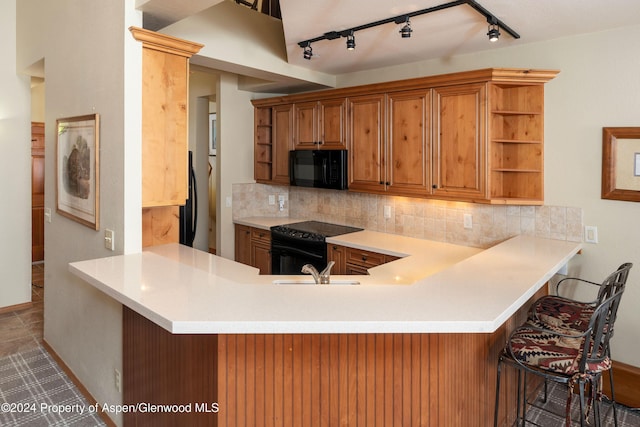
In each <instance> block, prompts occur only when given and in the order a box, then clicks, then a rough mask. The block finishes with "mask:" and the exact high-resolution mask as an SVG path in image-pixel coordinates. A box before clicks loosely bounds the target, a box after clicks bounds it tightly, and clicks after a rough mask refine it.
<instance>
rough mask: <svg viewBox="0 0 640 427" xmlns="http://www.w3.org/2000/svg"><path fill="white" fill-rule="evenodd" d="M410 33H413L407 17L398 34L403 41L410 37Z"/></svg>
mask: <svg viewBox="0 0 640 427" xmlns="http://www.w3.org/2000/svg"><path fill="white" fill-rule="evenodd" d="M411 32H413V30H412V29H411V21H409V17H408V16H407V20H406V21H405V24H404V27H402V28H401V29H400V31H399V33H400V36H402V38H403V39H408V38H409V37H411Z"/></svg>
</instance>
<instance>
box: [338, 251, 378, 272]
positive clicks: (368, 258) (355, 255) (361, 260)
mask: <svg viewBox="0 0 640 427" xmlns="http://www.w3.org/2000/svg"><path fill="white" fill-rule="evenodd" d="M384 257H385V256H384V254H380V253H377V252H370V251H365V250H362V249H355V248H347V257H346V261H347V264H354V265H359V266H362V267H365V268H371V267H375V266H377V265H380V264H384V263H385V259H384Z"/></svg>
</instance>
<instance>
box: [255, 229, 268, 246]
mask: <svg viewBox="0 0 640 427" xmlns="http://www.w3.org/2000/svg"><path fill="white" fill-rule="evenodd" d="M251 240H253V241H259V242H264V243H271V232H270V231H268V230H262V229H260V228H251Z"/></svg>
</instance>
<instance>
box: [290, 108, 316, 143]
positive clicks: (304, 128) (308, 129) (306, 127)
mask: <svg viewBox="0 0 640 427" xmlns="http://www.w3.org/2000/svg"><path fill="white" fill-rule="evenodd" d="M293 108H294V113H293V114H294V121H295V134H294V141H293V145H294V148H295V149H296V150H304V149H310V150H311V149H315V148H316V146H317V145H318V144H319V142H320V136H319V135H320V132H319V129H318V126H319V123H318V102H317V101H314V102H300V103H297V104H295V105H294V107H293Z"/></svg>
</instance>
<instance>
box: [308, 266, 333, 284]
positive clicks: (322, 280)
mask: <svg viewBox="0 0 640 427" xmlns="http://www.w3.org/2000/svg"><path fill="white" fill-rule="evenodd" d="M333 264H335V262H333V261H329V264H327V266H326V267H325V268H324V270H322V271H321V272H320V273H318V270H317V269H316V268H315V267H314V266H313V265H311V264H305V265H303V266H302V273H304V274H311V275H312V276H313V280H314V282H316V284H322V285H327V284H329V279H330V277H329V276H330V274H331V267H333Z"/></svg>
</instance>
